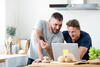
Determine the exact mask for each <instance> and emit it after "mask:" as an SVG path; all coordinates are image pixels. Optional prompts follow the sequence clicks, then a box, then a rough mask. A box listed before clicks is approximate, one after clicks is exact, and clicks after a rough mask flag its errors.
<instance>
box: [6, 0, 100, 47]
mask: <svg viewBox="0 0 100 67" xmlns="http://www.w3.org/2000/svg"><path fill="white" fill-rule="evenodd" d="M59 2H60V1H59ZM94 2H95V3H99V4H100V0H92V1H91V0H88V3H94ZM49 3H51V0H6V22H7V25H10V24H11V25H15V26H16V27H17V35H16V38H18V39H29V38H30V34H31V31H32V28H33V27H34V24H35V23H37V22H38V20H40V19H46V20H48V19H49V18H50V16H51V14H52V13H53V12H55V11H58V10H55V9H52V8H49ZM58 12H61V13H62V14H63V15H64V24H65V23H66V21H68V20H69V19H73V18H76V19H78V20H79V21H80V24H81V29H82V30H84V31H87V32H88V33H90V35H91V37H92V40H93V46H95V47H97V48H99V47H100V45H99V43H100V41H99V37H100V35H99V34H100V32H99V31H98V29H99V28H100V26H99V25H100V23H99V22H100V19H99V17H100V10H65V11H64V10H63V11H58ZM61 30H66V26H65V25H63V27H62V29H61Z"/></svg>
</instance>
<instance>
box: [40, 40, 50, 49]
mask: <svg viewBox="0 0 100 67" xmlns="http://www.w3.org/2000/svg"><path fill="white" fill-rule="evenodd" d="M40 45H41V47H42V48H45V49H46V48H48V47H49V44H48V41H43V40H40Z"/></svg>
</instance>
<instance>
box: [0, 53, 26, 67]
mask: <svg viewBox="0 0 100 67" xmlns="http://www.w3.org/2000/svg"><path fill="white" fill-rule="evenodd" d="M0 59H5V63H4V64H5V65H4V66H5V67H19V66H25V65H27V56H26V55H18V54H15V55H0ZM3 61H4V60H2V62H3Z"/></svg>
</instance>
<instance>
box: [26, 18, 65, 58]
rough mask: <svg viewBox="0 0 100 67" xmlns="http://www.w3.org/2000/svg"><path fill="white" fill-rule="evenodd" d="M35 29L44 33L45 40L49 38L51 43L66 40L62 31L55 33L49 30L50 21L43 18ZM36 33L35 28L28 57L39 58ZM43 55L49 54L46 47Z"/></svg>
mask: <svg viewBox="0 0 100 67" xmlns="http://www.w3.org/2000/svg"><path fill="white" fill-rule="evenodd" d="M34 29H39V30H41V31H42V33H43V37H44V40H47V41H48V42H49V44H51V43H63V42H64V37H63V34H62V32H59V33H57V34H54V33H52V32H50V31H49V30H48V22H46V21H43V20H41V21H40V22H38V23H37V24H36V25H35V27H34ZM34 38H35V35H34V30H33V32H32V35H31V40H30V47H29V51H28V57H29V58H32V59H37V58H38V53H37V47H36V45H37V43H36V41H35V39H34ZM43 55H44V56H48V54H47V52H46V50H45V49H43Z"/></svg>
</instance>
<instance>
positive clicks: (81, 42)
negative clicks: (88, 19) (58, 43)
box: [63, 19, 92, 60]
mask: <svg viewBox="0 0 100 67" xmlns="http://www.w3.org/2000/svg"><path fill="white" fill-rule="evenodd" d="M66 25H67V31H63V35H64V39H65V41H66V42H67V43H78V47H79V53H80V58H81V59H83V60H88V59H89V55H88V53H89V48H90V47H91V46H92V41H91V37H90V35H89V34H88V33H86V32H84V31H81V30H80V25H79V22H78V21H77V20H76V19H73V20H69V21H68V23H67V24H66Z"/></svg>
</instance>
